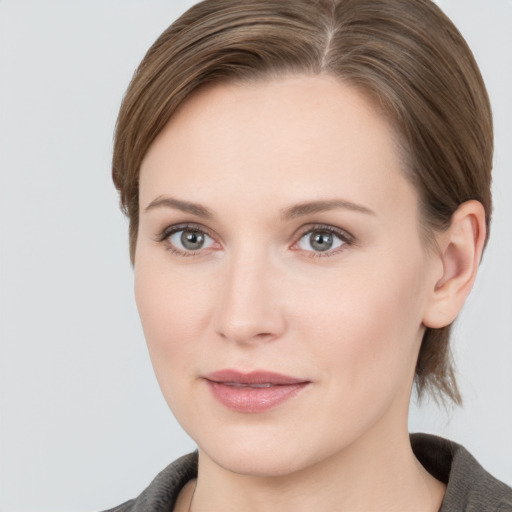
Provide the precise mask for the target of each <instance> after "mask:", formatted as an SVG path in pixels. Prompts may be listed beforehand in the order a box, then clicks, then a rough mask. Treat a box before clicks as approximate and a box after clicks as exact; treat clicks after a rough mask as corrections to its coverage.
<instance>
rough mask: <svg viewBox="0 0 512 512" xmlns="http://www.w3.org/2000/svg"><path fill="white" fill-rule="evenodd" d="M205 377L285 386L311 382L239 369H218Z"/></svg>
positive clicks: (213, 379)
mask: <svg viewBox="0 0 512 512" xmlns="http://www.w3.org/2000/svg"><path fill="white" fill-rule="evenodd" d="M203 378H204V379H206V380H209V381H212V382H218V383H222V384H238V385H245V386H251V385H258V384H260V385H261V384H267V385H273V386H285V385H292V384H304V383H306V382H309V381H308V380H307V379H301V378H297V377H291V376H289V375H283V374H281V373H275V372H269V371H264V370H257V371H252V372H248V373H243V372H240V371H238V370H231V369H226V370H218V371H215V372H212V373H208V374H207V375H204V376H203Z"/></svg>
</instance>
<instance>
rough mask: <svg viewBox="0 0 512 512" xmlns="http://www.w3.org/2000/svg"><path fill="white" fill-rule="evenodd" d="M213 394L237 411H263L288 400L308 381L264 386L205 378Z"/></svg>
mask: <svg viewBox="0 0 512 512" xmlns="http://www.w3.org/2000/svg"><path fill="white" fill-rule="evenodd" d="M206 382H207V384H208V387H209V388H210V390H211V392H212V394H213V396H214V397H215V398H216V399H217V400H218V401H219V402H220V403H221V404H222V405H225V406H226V407H228V408H229V409H231V410H233V411H237V412H248V413H257V412H265V411H268V410H270V409H273V408H274V407H277V406H278V405H280V404H282V403H283V402H286V401H287V400H290V399H291V398H293V397H294V396H296V395H297V394H298V393H300V392H301V391H302V390H303V389H304V388H305V387H306V386H307V385H308V384H309V382H299V383H297V384H279V385H275V386H269V387H265V388H259V387H250V386H232V385H227V384H223V383H221V382H213V381H211V380H206Z"/></svg>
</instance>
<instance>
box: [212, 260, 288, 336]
mask: <svg viewBox="0 0 512 512" xmlns="http://www.w3.org/2000/svg"><path fill="white" fill-rule="evenodd" d="M278 274H279V272H278V271H277V269H275V268H274V267H273V266H272V264H271V263H270V262H269V261H268V258H265V257H264V256H262V255H261V254H260V255H259V256H258V255H257V254H249V255H247V254H246V255H245V256H244V255H242V254H240V255H238V256H235V255H232V258H231V262H230V264H229V265H228V268H227V269H226V273H225V274H224V275H225V279H224V282H223V283H222V293H221V294H220V297H219V302H218V304H217V307H216V316H215V322H216V326H215V327H216V331H217V333H218V334H219V335H220V336H221V337H222V338H224V339H226V340H229V341H231V342H234V343H237V344H254V343H258V342H267V341H273V340H276V339H278V338H279V337H280V336H282V334H283V332H284V330H285V328H286V321H285V316H284V311H283V308H282V304H280V302H281V300H280V297H281V293H280V290H279V288H280V282H279V278H278Z"/></svg>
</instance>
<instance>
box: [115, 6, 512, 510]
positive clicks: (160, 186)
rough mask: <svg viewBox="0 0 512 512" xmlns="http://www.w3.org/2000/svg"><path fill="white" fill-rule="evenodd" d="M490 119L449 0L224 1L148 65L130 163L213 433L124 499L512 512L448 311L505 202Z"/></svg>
mask: <svg viewBox="0 0 512 512" xmlns="http://www.w3.org/2000/svg"><path fill="white" fill-rule="evenodd" d="M491 165H492V120H491V113H490V107H489V101H488V98H487V94H486V91H485V87H484V84H483V82H482V79H481V76H480V73H479V71H478V68H477V66H476V63H475V62H474V59H473V57H472V55H471V52H470V50H469V49H468V47H467V45H466V44H465V42H464V40H463V39H462V37H461V36H460V34H459V33H458V31H457V30H456V29H455V27H454V26H453V25H452V24H451V22H450V21H449V20H448V19H447V18H446V17H445V16H444V15H443V14H442V12H441V11H440V10H439V9H438V8H437V7H436V6H435V5H434V4H432V3H431V2H430V1H428V0H416V1H413V2H411V1H410V0H367V1H366V0H357V1H356V0H339V1H336V2H335V1H327V0H325V1H324V0H321V1H319V2H311V1H297V2H295V1H294V2H283V1H232V0H230V1H219V0H207V1H206V2H203V3H202V4H198V5H197V6H196V7H194V8H192V9H190V10H189V11H188V12H187V13H185V14H184V15H183V16H182V17H181V18H180V19H179V20H177V21H176V22H175V23H174V24H173V25H171V27H169V29H168V30H166V31H165V32H164V34H162V36H161V37H160V38H159V39H158V40H157V41H156V43H155V44H154V45H153V46H152V48H151V49H150V50H149V52H148V53H147V55H146V57H145V58H144V60H143V61H142V63H141V65H140V66H139V68H138V70H137V72H136V74H135V77H134V79H133V81H132V83H131V84H130V87H129V89H128V91H127V94H126V97H125V99H124V101H123V105H122V107H121V111H120V114H119V118H118V125H117V128H116V141H115V147H114V158H113V178H114V182H115V184H116V187H117V188H118V190H119V192H120V196H121V203H122V206H123V208H124V210H125V212H126V213H127V215H128V217H129V220H130V249H131V259H132V262H133V264H134V269H135V295H136V301H137V305H138V309H139V313H140V316H141V320H142V324H143V328H144V332H145V335H146V339H147V343H148V347H149V351H150V355H151V359H152V363H153V366H154V368H155V372H156V376H157V379H158V381H159V384H160V386H161V388H162V391H163V394H164V396H165V398H166V400H167V403H168V404H169V406H170V408H171V409H172V411H173V413H174V414H175V415H176V417H177V419H178V421H179V422H180V423H181V424H182V426H183V427H184V429H185V430H186V431H187V432H188V433H189V435H190V436H191V437H192V438H193V439H194V440H195V442H196V443H197V445H198V453H197V454H193V455H189V456H186V457H184V458H183V459H180V460H178V461H176V462H175V463H174V464H172V465H171V466H169V467H168V468H167V469H166V470H164V471H163V472H162V473H161V474H160V475H159V476H158V477H157V478H156V479H155V481H154V482H153V483H152V484H151V485H150V486H149V488H148V489H147V490H146V491H144V492H143V493H142V494H141V496H140V497H139V498H137V499H135V500H132V501H130V502H128V503H126V504H124V505H121V506H120V507H117V508H116V509H114V510H119V511H124V510H126V511H129V510H130V511H132V510H133V511H135V510H175V511H178V512H179V511H187V510H193V511H195V512H197V511H201V510H208V511H215V510H311V509H316V510H350V511H356V510H390V511H391V510H397V511H403V510H417V511H425V512H427V511H437V510H442V511H443V512H446V511H448V510H512V491H511V490H510V489H509V488H508V487H507V486H505V485H504V484H502V483H500V482H499V481H497V480H495V479H494V478H493V477H492V476H490V475H489V474H488V473H486V472H485V471H484V470H483V469H482V468H481V467H480V466H479V465H478V463H477V462H476V461H475V460H474V459H473V458H472V457H471V455H469V453H468V452H466V451H465V450H464V448H462V447H460V446H458V445H456V444H454V443H451V442H449V441H445V440H443V439H439V438H434V437H431V436H424V435H419V436H412V437H411V438H410V437H409V434H408V432H407V413H408V406H409V401H410V396H411V390H412V386H413V383H414V382H415V383H416V386H417V389H418V392H419V393H420V395H421V394H422V393H426V392H429V393H431V394H433V395H434V396H436V397H438V398H440V399H443V398H445V399H450V400H453V401H454V402H455V403H460V401H461V398H460V394H459V392H458V388H457V385H456V382H455V379H454V373H453V369H452V366H451V362H450V357H449V348H448V347H449V345H448V338H449V330H450V325H451V324H452V322H453V321H454V320H455V318H456V317H457V314H458V312H459V311H460V309H461V307H462V305H463V303H464V301H465V299H466V297H467V295H468V293H469V291H470V289H471V287H472V285H473V283H474V280H475V276H476V271H477V268H478V264H479V262H480V259H481V255H482V251H483V249H484V246H485V243H486V241H487V233H488V228H489V222H490V213H491V198H490V179H491V176H490V171H491Z"/></svg>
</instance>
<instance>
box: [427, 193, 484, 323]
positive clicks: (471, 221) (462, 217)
mask: <svg viewBox="0 0 512 512" xmlns="http://www.w3.org/2000/svg"><path fill="white" fill-rule="evenodd" d="M485 239H486V224H485V210H484V207H483V205H482V203H480V202H479V201H466V202H465V203H462V204H461V205H460V206H459V207H458V208H457V210H456V211H455V213H454V214H453V216H452V220H451V223H450V227H449V228H448V229H447V230H446V231H443V232H442V233H440V234H439V235H438V236H437V243H438V247H439V252H438V254H437V255H436V256H435V258H438V259H439V260H440V263H441V265H434V266H433V268H437V269H440V270H438V271H437V275H435V274H434V275H433V278H432V289H431V293H430V296H429V298H428V303H427V307H426V310H425V314H424V317H423V324H424V325H425V326H426V327H431V328H436V329H439V328H441V327H445V326H447V325H449V324H451V323H452V322H453V321H454V320H455V318H456V317H457V315H458V314H459V311H460V310H461V309H462V306H463V305H464V301H465V300H466V298H467V296H468V294H469V292H470V291H471V288H472V287H473V283H474V282H475V278H476V272H477V270H478V265H479V264H480V259H481V258H482V251H483V248H484V245H485Z"/></svg>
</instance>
